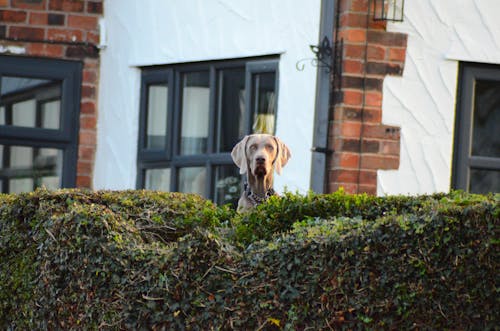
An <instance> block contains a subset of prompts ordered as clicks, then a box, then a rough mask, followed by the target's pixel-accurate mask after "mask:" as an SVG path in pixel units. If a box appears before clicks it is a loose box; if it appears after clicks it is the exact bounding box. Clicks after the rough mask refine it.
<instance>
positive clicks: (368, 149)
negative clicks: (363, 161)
mask: <svg viewBox="0 0 500 331" xmlns="http://www.w3.org/2000/svg"><path fill="white" fill-rule="evenodd" d="M379 150H380V142H379V141H378V140H367V139H363V147H362V152H363V153H373V154H375V153H378V152H379Z"/></svg>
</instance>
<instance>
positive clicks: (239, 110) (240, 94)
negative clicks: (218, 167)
mask: <svg viewBox="0 0 500 331" xmlns="http://www.w3.org/2000/svg"><path fill="white" fill-rule="evenodd" d="M217 86H218V88H217V100H218V101H217V103H218V104H217V136H216V139H217V151H218V152H230V151H231V150H232V148H233V147H234V145H235V144H236V143H237V142H238V140H239V138H241V137H243V136H244V135H245V128H244V119H245V116H244V113H245V68H236V69H226V70H223V71H220V72H219V74H218V82H217Z"/></svg>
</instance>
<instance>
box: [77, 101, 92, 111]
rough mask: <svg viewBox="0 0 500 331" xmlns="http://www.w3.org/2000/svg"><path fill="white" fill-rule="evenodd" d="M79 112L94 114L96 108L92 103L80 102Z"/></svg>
mask: <svg viewBox="0 0 500 331" xmlns="http://www.w3.org/2000/svg"><path fill="white" fill-rule="evenodd" d="M80 112H81V113H83V114H95V113H96V108H95V103H94V101H86V102H82V103H81V105H80Z"/></svg>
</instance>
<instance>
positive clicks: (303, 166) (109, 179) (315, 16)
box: [94, 0, 320, 192]
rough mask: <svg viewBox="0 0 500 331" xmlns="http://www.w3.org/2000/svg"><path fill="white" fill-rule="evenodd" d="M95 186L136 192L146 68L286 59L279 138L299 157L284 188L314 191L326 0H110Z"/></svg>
mask: <svg viewBox="0 0 500 331" xmlns="http://www.w3.org/2000/svg"><path fill="white" fill-rule="evenodd" d="M104 17H105V24H106V30H107V47H106V48H105V49H104V50H102V51H101V71H100V86H99V114H98V116H99V120H98V135H97V139H98V140H97V153H96V164H95V170H94V188H96V189H128V188H135V180H136V157H137V140H138V118H139V90H140V69H139V67H140V66H145V65H155V64H170V63H180V62H191V61H201V60H219V59H226V58H228V59H229V58H239V57H251V56H259V55H268V54H281V58H280V68H279V70H280V76H279V79H280V83H279V99H278V115H277V128H276V129H277V130H276V131H277V135H278V136H279V137H280V138H281V139H282V140H283V141H284V142H285V143H286V144H288V146H289V147H290V148H291V150H292V154H293V157H292V159H291V160H290V162H289V163H288V165H287V167H286V168H285V170H284V172H283V175H282V176H277V178H276V181H275V183H276V185H275V186H276V188H277V190H278V191H282V190H283V187H284V186H285V183H286V187H287V188H288V189H289V190H292V191H294V190H300V191H302V192H303V191H305V190H307V189H309V174H310V164H311V152H310V151H309V149H310V147H311V146H312V135H313V120H314V97H315V88H316V86H315V84H316V68H314V67H311V66H310V65H306V66H305V69H304V71H297V70H296V67H295V64H296V62H297V61H298V60H300V59H303V58H307V57H311V56H312V53H311V51H310V49H309V45H310V44H317V43H318V32H319V17H320V0H307V1H303V0H273V1H269V0H252V1H249V0H182V1H179V0H141V1H138V0H107V1H105V2H104Z"/></svg>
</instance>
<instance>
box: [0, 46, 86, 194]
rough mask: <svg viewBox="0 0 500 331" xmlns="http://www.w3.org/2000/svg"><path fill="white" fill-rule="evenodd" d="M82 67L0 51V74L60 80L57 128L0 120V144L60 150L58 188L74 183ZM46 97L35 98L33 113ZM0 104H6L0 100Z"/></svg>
mask: <svg viewBox="0 0 500 331" xmlns="http://www.w3.org/2000/svg"><path fill="white" fill-rule="evenodd" d="M82 69H83V64H82V62H80V61H70V60H59V59H47V58H36V57H23V56H10V55H0V78H1V77H3V76H9V77H20V78H32V79H33V78H35V79H50V80H57V81H60V82H61V92H60V93H61V95H60V101H61V104H60V113H59V116H60V117H59V128H58V129H47V128H36V127H35V128H31V127H21V126H12V125H8V123H5V124H4V125H2V124H0V145H8V146H24V147H33V148H35V149H37V148H54V149H58V150H62V153H63V157H62V169H61V171H62V173H61V183H60V186H61V187H62V188H68V187H75V186H76V166H77V161H78V135H79V127H80V100H81V82H82ZM0 84H1V79H0ZM50 100H51V99H44V100H37V101H36V102H37V105H36V107H37V117H39V114H40V112H41V111H40V107H41V104H42V103H43V102H47V101H50ZM0 106H6V105H4V102H3V101H2V100H0ZM37 121H38V119H37ZM35 153H36V151H35ZM4 157H5V155H4ZM2 164H3V162H2ZM8 172H9V171H8V170H2V169H1V167H0V177H4V176H3V175H5V176H7V177H5V178H4V179H7V178H8V176H10V174H9V173H8ZM0 179H2V178H0ZM6 182H7V181H6V180H3V186H2V187H1V188H0V190H1V191H2V192H4V191H5V189H6V186H7V184H6Z"/></svg>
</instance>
